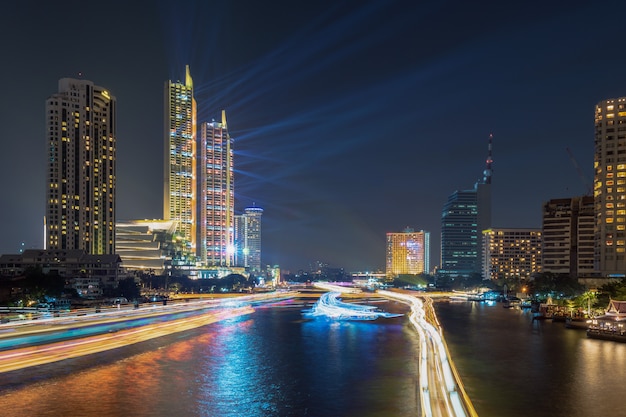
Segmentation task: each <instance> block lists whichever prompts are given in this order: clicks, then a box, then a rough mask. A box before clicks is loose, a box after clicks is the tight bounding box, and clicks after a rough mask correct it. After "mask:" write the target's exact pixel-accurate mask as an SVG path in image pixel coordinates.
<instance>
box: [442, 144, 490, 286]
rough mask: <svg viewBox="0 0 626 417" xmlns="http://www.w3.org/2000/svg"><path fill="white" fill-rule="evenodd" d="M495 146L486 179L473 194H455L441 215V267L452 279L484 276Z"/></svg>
mask: <svg viewBox="0 0 626 417" xmlns="http://www.w3.org/2000/svg"><path fill="white" fill-rule="evenodd" d="M491 144H492V136H491V135H490V136H489V149H488V156H487V164H486V168H485V171H484V173H483V178H482V179H481V180H479V181H477V182H476V183H475V184H474V188H473V189H471V190H461V191H455V192H454V193H452V194H451V195H450V196H449V197H448V201H446V203H445V205H444V206H443V210H442V213H441V265H440V269H439V270H438V273H439V274H441V275H446V276H449V277H459V276H470V275H472V274H480V273H481V263H482V262H481V261H482V231H483V230H486V229H488V228H489V227H491V164H492V159H491Z"/></svg>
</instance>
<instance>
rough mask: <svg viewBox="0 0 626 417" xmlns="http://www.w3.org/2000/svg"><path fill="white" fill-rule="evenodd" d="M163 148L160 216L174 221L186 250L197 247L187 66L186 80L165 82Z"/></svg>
mask: <svg viewBox="0 0 626 417" xmlns="http://www.w3.org/2000/svg"><path fill="white" fill-rule="evenodd" d="M164 122H165V129H164V132H165V140H164V144H165V149H164V158H163V160H164V164H165V166H164V170H163V173H164V176H165V178H164V190H163V199H164V201H163V218H164V219H165V220H173V221H175V222H176V225H177V226H176V231H177V233H178V234H179V235H180V237H181V238H182V239H183V240H184V242H185V245H186V247H187V249H188V251H189V253H193V252H195V247H196V193H197V190H196V100H195V99H194V96H193V80H192V79H191V75H190V73H189V66H188V65H187V66H186V70H185V82H184V83H181V82H178V81H177V82H172V81H171V80H170V81H167V82H166V83H165V114H164Z"/></svg>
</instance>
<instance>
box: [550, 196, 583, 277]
mask: <svg viewBox="0 0 626 417" xmlns="http://www.w3.org/2000/svg"><path fill="white" fill-rule="evenodd" d="M594 207H595V205H594V201H593V197H592V196H582V197H573V198H558V199H553V200H550V201H548V202H545V203H544V204H543V227H542V232H543V233H542V242H543V249H542V261H541V265H542V271H543V272H551V273H554V274H567V275H569V276H570V277H572V278H578V277H579V276H580V277H584V276H590V275H591V274H592V273H593V272H594V266H593V265H594V223H595V217H594Z"/></svg>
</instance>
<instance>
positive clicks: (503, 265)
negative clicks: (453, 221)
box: [482, 228, 541, 279]
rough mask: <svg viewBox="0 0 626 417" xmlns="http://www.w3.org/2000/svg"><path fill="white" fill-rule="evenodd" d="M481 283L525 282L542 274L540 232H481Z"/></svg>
mask: <svg viewBox="0 0 626 417" xmlns="http://www.w3.org/2000/svg"><path fill="white" fill-rule="evenodd" d="M482 246H483V248H484V252H483V279H499V278H521V279H528V278H530V277H531V276H532V275H533V274H535V273H539V272H541V230H538V229H503V228H493V229H487V230H485V231H483V245H482Z"/></svg>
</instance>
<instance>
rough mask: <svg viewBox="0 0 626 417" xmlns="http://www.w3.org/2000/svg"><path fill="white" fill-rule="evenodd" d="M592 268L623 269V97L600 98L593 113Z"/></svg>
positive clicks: (613, 272)
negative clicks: (593, 261) (593, 259)
mask: <svg viewBox="0 0 626 417" xmlns="http://www.w3.org/2000/svg"><path fill="white" fill-rule="evenodd" d="M593 166H594V187H593V188H594V199H595V219H596V225H595V269H596V271H598V272H600V274H601V275H602V276H604V277H624V274H625V272H626V97H621V98H616V99H609V100H604V101H601V102H600V103H598V104H597V105H596V113H595V157H594V162H593Z"/></svg>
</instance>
